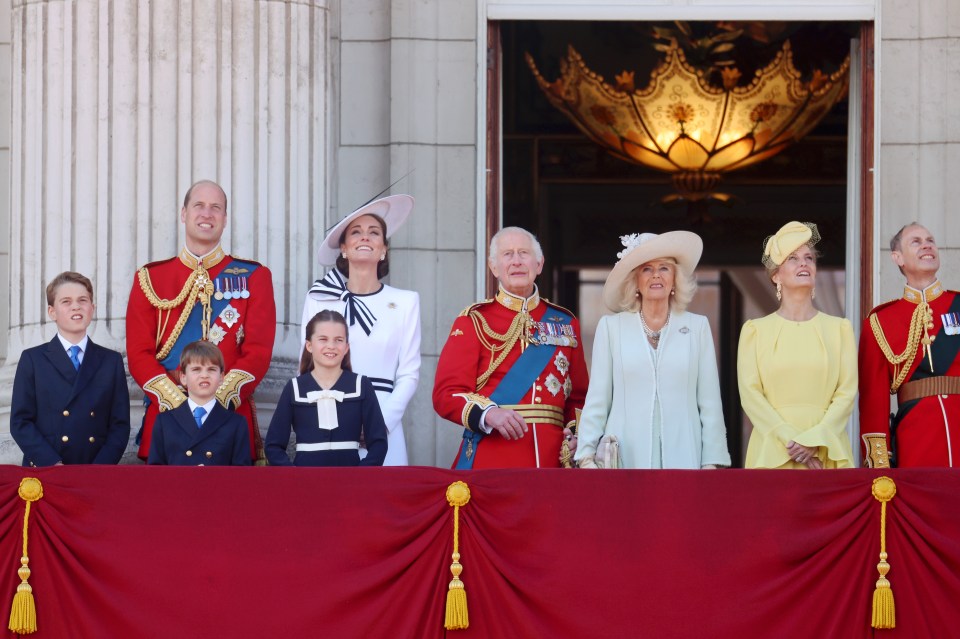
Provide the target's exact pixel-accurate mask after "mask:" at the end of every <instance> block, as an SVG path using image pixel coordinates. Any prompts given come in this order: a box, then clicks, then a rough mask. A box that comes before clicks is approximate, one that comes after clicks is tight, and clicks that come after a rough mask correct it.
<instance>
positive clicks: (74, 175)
mask: <svg viewBox="0 0 960 639" xmlns="http://www.w3.org/2000/svg"><path fill="white" fill-rule="evenodd" d="M327 24H328V8H327V0H243V1H239V0H237V1H234V0H150V1H148V0H139V1H138V0H114V1H113V2H109V3H104V2H96V1H94V0H76V1H67V0H13V5H12V21H11V32H12V34H11V39H12V43H13V44H12V50H13V65H12V68H13V73H12V81H11V91H12V96H13V99H12V117H11V119H12V122H13V126H12V138H11V144H10V147H11V156H12V161H11V176H10V185H11V187H10V188H11V224H10V227H11V234H10V275H9V290H10V301H9V329H8V335H7V338H8V339H7V355H8V356H7V359H6V362H5V365H4V367H3V369H2V370H0V410H2V412H0V461H12V462H16V461H18V458H19V451H18V450H17V449H16V446H15V445H14V444H13V443H12V441H11V440H10V438H9V401H10V389H11V385H12V379H13V371H14V370H15V368H16V364H17V361H18V360H19V355H20V353H21V352H22V350H23V349H24V348H27V347H29V346H33V345H36V344H39V343H41V342H43V341H46V340H49V339H50V338H51V337H52V335H53V333H54V331H55V327H54V325H53V324H52V323H51V322H49V321H48V320H47V316H46V301H45V299H44V293H43V288H44V286H45V284H46V282H47V281H48V280H49V279H50V278H52V277H53V276H54V275H56V274H57V273H59V272H61V271H64V270H67V269H72V270H77V271H80V272H82V273H84V274H85V275H87V276H89V277H90V278H91V279H92V280H93V282H94V287H95V297H96V304H97V318H98V319H97V320H96V321H95V322H94V324H93V325H92V327H91V333H92V334H93V336H94V339H95V340H96V341H97V342H99V343H101V344H104V345H106V346H109V347H111V348H114V349H117V350H123V345H124V337H125V336H124V316H125V313H126V305H127V298H128V295H129V292H130V287H131V284H132V282H133V276H134V272H135V269H136V268H137V267H138V266H139V265H141V264H144V263H146V262H149V261H152V260H158V259H164V258H167V257H170V256H172V255H174V254H176V253H177V251H178V250H179V248H180V246H181V245H182V242H183V228H182V225H181V224H180V223H179V210H180V201H181V199H182V197H183V194H184V192H185V191H186V189H187V187H188V186H189V185H190V184H191V183H192V182H194V181H195V180H197V179H200V178H209V179H213V180H216V181H217V182H219V183H220V184H221V185H222V186H223V187H224V189H225V191H226V192H227V195H228V197H229V207H228V210H229V215H230V217H229V222H228V226H227V232H226V233H225V236H224V247H225V248H226V249H227V250H228V251H229V252H230V253H232V254H234V255H237V256H240V257H245V258H252V259H255V260H258V261H260V262H262V263H264V264H266V265H267V266H269V267H270V268H271V270H272V271H273V274H274V287H275V290H276V294H277V312H278V318H277V319H278V324H279V325H278V332H277V342H276V347H275V350H274V360H275V366H274V367H272V369H271V372H272V373H274V372H275V373H276V374H275V378H276V380H277V382H275V383H270V382H271V380H267V382H265V384H264V385H262V386H261V388H262V389H264V391H266V393H265V394H266V395H267V397H266V398H265V399H267V402H264V407H265V409H266V411H265V412H266V413H267V417H268V416H269V413H270V412H271V407H270V406H269V399H270V397H269V395H270V394H271V393H270V391H271V390H274V389H276V387H277V385H278V384H279V381H280V380H283V379H286V378H288V377H289V373H290V372H292V370H293V361H294V360H295V359H296V357H297V356H298V354H299V338H298V333H299V329H298V326H299V322H300V310H301V304H302V301H303V297H302V296H303V293H304V291H305V290H306V288H307V286H308V284H309V282H310V277H311V275H312V272H313V261H314V259H313V252H314V248H315V246H316V243H317V237H316V236H317V233H318V231H317V230H316V229H315V228H314V227H315V226H319V227H320V228H321V231H320V232H322V222H318V223H317V224H316V225H314V223H313V219H315V218H318V217H322V212H323V211H324V209H325V204H326V188H325V187H326V179H325V176H326V173H327V167H326V138H327V118H326V112H327V109H326V103H327V86H328V77H329V68H328V62H327ZM272 376H273V375H272ZM131 383H132V382H131ZM133 391H134V393H133V396H134V397H135V398H138V397H139V395H140V393H139V389H137V388H136V387H134V388H133ZM260 394H261V395H262V394H264V393H260ZM135 420H136V421H137V422H139V417H138V416H137V417H135ZM134 426H135V428H134V430H136V424H135V425H134ZM264 426H265V424H264Z"/></svg>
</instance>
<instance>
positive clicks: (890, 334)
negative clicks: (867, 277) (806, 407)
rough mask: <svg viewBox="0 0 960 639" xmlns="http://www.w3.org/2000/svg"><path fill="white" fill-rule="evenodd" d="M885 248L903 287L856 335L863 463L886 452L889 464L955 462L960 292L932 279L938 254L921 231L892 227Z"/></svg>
mask: <svg viewBox="0 0 960 639" xmlns="http://www.w3.org/2000/svg"><path fill="white" fill-rule="evenodd" d="M890 250H891V251H892V253H891V257H892V258H893V261H894V262H895V263H896V264H897V266H899V267H900V271H901V272H902V273H903V274H904V276H906V279H907V285H906V286H905V287H904V290H903V297H901V298H900V299H898V300H894V301H892V302H887V303H885V304H881V305H880V306H878V307H876V308H875V309H873V311H872V312H871V313H870V315H869V316H868V317H867V319H866V320H865V321H864V323H863V329H862V330H861V332H860V433H861V437H862V438H863V440H864V446H865V451H864V461H865V463H866V464H867V465H869V466H878V467H883V466H885V465H887V464H886V462H887V454H886V453H887V450H888V448H889V450H890V453H891V454H890V457H891V458H892V459H891V460H890V461H891V465H896V466H900V467H909V466H955V465H960V356H958V353H960V295H958V294H957V293H956V292H954V291H947V290H944V288H943V285H942V284H941V283H940V281H939V280H938V279H937V271H939V270H940V254H939V252H938V250H937V244H936V242H935V241H934V239H933V236H932V235H931V233H930V231H928V230H927V229H926V228H924V227H923V226H920V225H919V224H917V223H916V222H914V223H911V224H908V225H906V226H905V227H903V228H902V229H900V231H899V232H898V233H897V234H896V235H894V236H893V239H891V240H890ZM893 394H896V395H897V411H896V413H895V414H894V415H892V416H891V415H890V395H893Z"/></svg>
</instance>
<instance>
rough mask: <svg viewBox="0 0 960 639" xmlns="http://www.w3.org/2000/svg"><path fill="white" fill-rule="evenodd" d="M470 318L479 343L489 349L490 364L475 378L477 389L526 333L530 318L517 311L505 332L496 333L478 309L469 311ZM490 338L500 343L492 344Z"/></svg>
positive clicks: (482, 385) (485, 381) (483, 384)
mask: <svg viewBox="0 0 960 639" xmlns="http://www.w3.org/2000/svg"><path fill="white" fill-rule="evenodd" d="M470 320H471V321H472V322H473V330H474V331H475V332H476V333H477V337H478V338H479V339H480V343H481V344H483V346H484V347H485V348H486V349H487V350H489V351H490V365H489V366H488V367H487V370H486V371H484V372H483V374H482V375H480V377H478V378H477V388H476V390H478V391H479V390H480V389H481V388H483V387H484V386H485V385H486V383H487V381H488V380H489V379H490V376H491V375H493V372H494V371H496V370H497V369H498V368H499V367H500V364H502V363H503V360H505V359H506V358H507V355H509V354H510V351H512V350H513V347H514V345H515V344H516V343H517V341H518V340H519V339H520V338H521V337H522V336H523V335H525V334H526V330H527V324H528V323H529V322H530V321H532V320H531V319H530V316H529V315H528V314H526V313H517V314H516V315H515V316H514V318H513V321H512V322H510V327H509V328H507V332H506V333H503V334H500V333H497V332H496V331H494V330H493V329H492V328H490V325H489V324H487V320H486V318H484V316H483V315H481V314H480V313H479V312H478V311H470ZM487 338H490V339H487ZM491 339H492V340H494V341H496V342H501V343H500V344H499V345H497V344H494V343H493V342H491V341H490V340H491Z"/></svg>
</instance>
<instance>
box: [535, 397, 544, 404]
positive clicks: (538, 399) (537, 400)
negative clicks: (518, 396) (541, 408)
mask: <svg viewBox="0 0 960 639" xmlns="http://www.w3.org/2000/svg"><path fill="white" fill-rule="evenodd" d="M533 401H535V402H536V403H538V404H539V403H540V402H542V401H543V400H542V399H540V398H539V397H537V398H536V399H534V400H533Z"/></svg>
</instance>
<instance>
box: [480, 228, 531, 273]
mask: <svg viewBox="0 0 960 639" xmlns="http://www.w3.org/2000/svg"><path fill="white" fill-rule="evenodd" d="M507 233H519V234H520V235H526V236H527V237H528V238H529V239H530V244H531V245H533V255H534V257H536V258H537V261H538V262H540V261H543V248H542V247H541V246H540V241H539V240H538V239H537V236H536V235H534V234H533V233H531V232H530V231H528V230H527V229H522V228H520V227H519V226H505V227H503V228H502V229H500V230H499V231H497V232H496V234H495V235H494V236H493V237H491V238H490V253H489V254H488V255H487V262H488V263H490V264H493V263H494V261H495V256H496V255H497V253H499V252H500V251H499V248H500V246H499V245H500V242H499V240H500V236H501V235H506V234H507Z"/></svg>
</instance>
